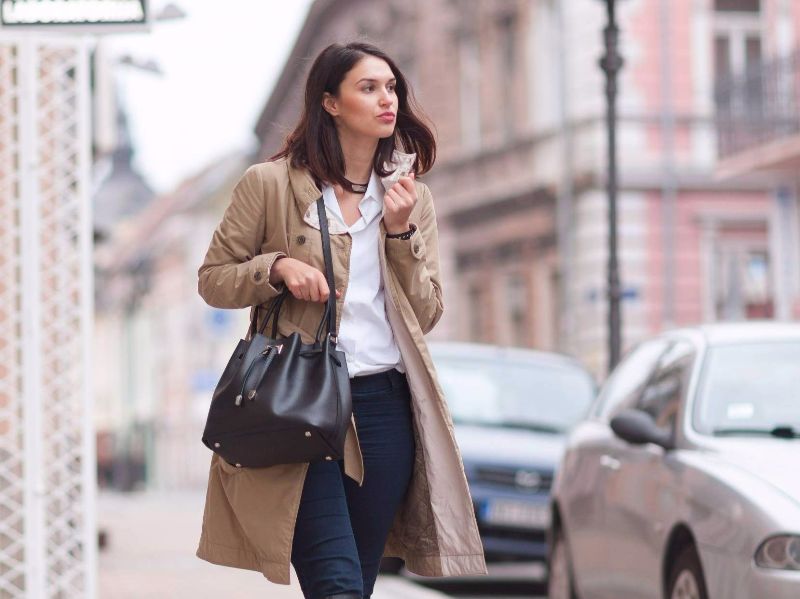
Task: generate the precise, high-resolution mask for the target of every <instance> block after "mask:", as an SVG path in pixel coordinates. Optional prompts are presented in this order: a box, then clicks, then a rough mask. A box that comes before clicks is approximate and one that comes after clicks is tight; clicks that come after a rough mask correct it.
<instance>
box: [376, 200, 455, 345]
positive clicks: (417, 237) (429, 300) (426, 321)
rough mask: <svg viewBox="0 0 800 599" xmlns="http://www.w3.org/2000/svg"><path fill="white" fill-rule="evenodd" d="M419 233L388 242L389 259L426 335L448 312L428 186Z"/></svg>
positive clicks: (420, 216) (421, 211) (422, 203)
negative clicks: (443, 297)
mask: <svg viewBox="0 0 800 599" xmlns="http://www.w3.org/2000/svg"><path fill="white" fill-rule="evenodd" d="M421 187H422V197H421V198H420V200H419V201H420V213H419V217H418V219H417V220H418V222H415V220H414V219H411V222H413V223H414V224H415V225H417V230H416V231H415V232H414V234H413V235H412V236H411V237H410V238H409V239H390V238H387V239H386V257H387V260H388V262H389V265H390V266H391V268H392V270H393V271H394V273H395V275H396V276H397V278H398V280H399V282H400V285H401V286H402V288H403V291H404V292H405V294H406V297H407V298H408V301H409V303H410V304H411V309H412V310H413V311H414V314H415V315H416V317H417V322H419V326H420V328H421V329H422V333H423V334H426V333H428V332H429V331H431V330H432V329H433V327H434V326H435V325H436V323H437V322H439V319H440V318H441V317H442V312H443V311H444V303H443V300H442V283H441V279H440V274H439V234H438V231H437V226H436V211H435V210H434V208H433V197H432V196H431V192H430V190H429V189H428V186H427V185H421Z"/></svg>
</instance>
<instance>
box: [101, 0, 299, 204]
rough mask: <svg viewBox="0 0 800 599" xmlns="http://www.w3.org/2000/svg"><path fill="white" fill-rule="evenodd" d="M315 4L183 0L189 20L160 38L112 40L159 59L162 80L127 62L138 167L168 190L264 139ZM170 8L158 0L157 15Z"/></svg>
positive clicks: (123, 78) (123, 80)
mask: <svg viewBox="0 0 800 599" xmlns="http://www.w3.org/2000/svg"><path fill="white" fill-rule="evenodd" d="M311 1H312V0H226V1H225V2H220V1H219V0H191V1H189V0H175V4H177V5H178V6H180V8H181V9H183V11H184V12H186V13H187V17H186V18H185V19H182V20H180V21H165V22H163V23H156V24H155V25H154V27H153V32H152V33H150V34H119V35H115V36H113V37H110V38H108V39H109V43H110V45H111V47H112V48H113V49H114V50H115V51H117V52H119V53H120V54H124V53H129V54H131V55H132V56H133V57H135V58H137V59H140V60H148V59H154V60H156V61H157V62H158V64H159V66H160V67H161V69H162V70H163V71H164V75H163V76H158V75H153V74H150V73H147V72H143V71H140V70H137V69H134V68H132V67H127V66H118V67H117V69H118V81H119V84H120V87H121V89H122V93H123V101H124V104H125V107H126V108H127V110H128V113H129V118H130V124H131V135H132V137H133V142H134V145H135V151H136V154H135V156H134V166H135V167H136V168H137V169H138V170H139V171H140V172H141V173H142V175H144V176H145V178H146V179H147V180H148V181H149V183H150V184H151V185H152V186H153V187H154V188H155V189H156V190H157V191H158V192H165V191H168V190H170V189H172V188H173V187H174V186H175V185H177V184H178V182H179V181H180V180H181V179H183V178H185V177H187V176H189V175H190V174H192V173H194V172H196V171H198V170H199V169H201V168H202V167H204V166H205V165H206V164H208V163H209V162H210V161H212V160H213V159H215V158H216V157H219V156H221V155H224V154H227V153H228V152H230V151H233V150H235V149H236V148H248V147H250V145H251V144H252V143H253V142H254V135H253V133H252V130H253V127H254V125H255V122H256V119H257V117H258V115H259V113H260V111H261V109H262V108H263V106H264V103H265V102H266V100H267V98H268V97H269V93H270V91H271V89H272V86H273V85H274V83H275V81H276V80H277V77H278V75H279V74H280V70H281V67H282V65H283V63H284V61H285V60H286V58H287V55H288V53H289V51H290V50H291V48H292V46H293V45H294V41H295V38H296V36H297V34H298V32H299V30H300V27H301V26H302V24H303V21H304V19H305V16H306V13H307V12H308V9H309V7H310V5H311ZM164 4H166V2H164V1H163V0H152V2H151V6H152V8H153V13H154V14H158V12H159V9H160V8H161V7H162V6H163V5H164Z"/></svg>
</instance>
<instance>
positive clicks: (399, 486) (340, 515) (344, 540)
mask: <svg viewBox="0 0 800 599" xmlns="http://www.w3.org/2000/svg"><path fill="white" fill-rule="evenodd" d="M350 389H351V392H352V396H353V415H354V418H355V421H356V429H357V431H358V441H359V444H360V445H361V453H362V455H363V457H364V483H363V485H362V486H361V487H359V486H358V483H356V482H355V481H354V480H353V479H351V478H350V477H348V476H346V475H345V474H344V463H343V462H342V461H341V460H339V461H334V462H314V463H312V464H310V465H309V468H308V474H307V475H306V480H305V485H304V486H303V494H302V496H301V498H300V509H299V511H298V514H297V523H296V525H295V533H294V541H293V543H292V564H293V565H294V569H295V572H296V574H297V578H298V580H299V582H300V587H301V588H302V590H303V595H304V596H305V597H306V599H323V598H324V597H328V596H330V595H336V594H339V593H355V594H356V595H358V596H359V597H362V596H363V597H365V598H368V597H371V596H372V589H373V587H374V586H375V579H376V578H377V576H378V567H379V565H380V561H381V556H382V554H383V548H384V545H385V543H386V537H387V536H388V534H389V529H390V528H391V525H392V521H393V520H394V516H395V513H396V512H397V508H398V507H399V506H400V504H401V503H402V501H403V498H404V497H405V494H406V491H407V489H408V483H409V481H410V480H411V473H412V470H413V468H414V432H413V430H414V429H413V422H412V416H411V394H410V391H409V388H408V381H407V380H406V376H405V374H403V373H401V372H399V371H398V370H395V369H393V370H389V371H386V372H379V373H377V374H371V375H366V376H359V377H354V378H352V379H350Z"/></svg>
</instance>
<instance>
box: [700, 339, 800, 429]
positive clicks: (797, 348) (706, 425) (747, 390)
mask: <svg viewBox="0 0 800 599" xmlns="http://www.w3.org/2000/svg"><path fill="white" fill-rule="evenodd" d="M694 414H695V428H696V429H697V430H698V431H700V432H702V433H705V434H717V435H721V434H734V435H737V434H741V435H768V434H773V435H775V436H792V435H790V434H788V433H789V432H791V431H792V430H795V431H796V430H800V341H793V342H771V343H748V344H737V345H722V346H717V347H712V348H711V349H710V350H709V352H708V356H707V358H706V361H705V364H704V366H703V372H702V376H701V378H700V386H699V388H698V395H697V401H696V405H695V410H694Z"/></svg>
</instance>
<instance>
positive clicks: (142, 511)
mask: <svg viewBox="0 0 800 599" xmlns="http://www.w3.org/2000/svg"><path fill="white" fill-rule="evenodd" d="M204 500H205V496H204V492H180V493H177V492H176V493H154V492H143V493H114V492H106V491H101V492H100V493H99V495H98V515H97V524H98V528H99V529H101V530H105V531H106V533H107V534H108V544H107V546H106V548H105V549H101V550H100V553H99V559H98V567H99V573H98V597H99V599H142V598H143V597H147V598H148V599H162V598H163V599H220V598H225V599H254V598H264V599H303V594H302V593H301V592H300V587H299V586H298V585H297V582H296V578H295V576H294V572H292V582H293V583H292V585H290V586H285V585H277V584H273V583H271V582H269V581H268V580H267V579H266V578H264V576H263V575H262V574H261V573H259V572H253V571H250V570H240V569H237V568H226V567H223V566H217V565H214V564H210V563H208V562H206V561H204V560H201V559H200V558H198V557H197V556H195V550H196V549H197V540H198V538H199V535H200V522H201V520H202V516H203V504H204ZM444 597H445V595H442V594H441V593H437V592H434V591H430V590H428V589H423V588H421V587H418V586H417V585H415V584H414V583H412V582H410V581H407V580H405V579H402V578H398V577H394V576H381V577H379V578H378V582H377V584H376V586H375V593H374V594H373V599H441V598H444Z"/></svg>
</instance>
